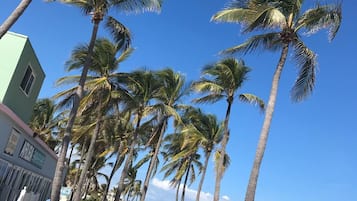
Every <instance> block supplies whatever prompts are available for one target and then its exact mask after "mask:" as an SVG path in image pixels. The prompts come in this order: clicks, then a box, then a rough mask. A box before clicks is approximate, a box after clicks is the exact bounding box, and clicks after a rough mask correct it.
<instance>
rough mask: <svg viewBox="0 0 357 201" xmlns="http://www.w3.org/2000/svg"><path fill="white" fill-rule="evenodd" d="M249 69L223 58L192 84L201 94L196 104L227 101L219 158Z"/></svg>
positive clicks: (250, 98)
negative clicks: (239, 92)
mask: <svg viewBox="0 0 357 201" xmlns="http://www.w3.org/2000/svg"><path fill="white" fill-rule="evenodd" d="M249 71H250V69H249V68H248V67H247V66H245V64H244V62H243V61H242V60H240V61H238V60H236V59H234V58H225V59H223V60H221V61H219V62H217V63H215V64H213V65H207V66H206V67H204V69H203V71H202V74H203V75H206V76H207V78H206V77H202V78H201V79H200V80H199V81H197V82H194V83H193V85H192V88H193V89H194V90H195V91H197V92H201V93H203V96H202V97H200V98H196V99H194V102H197V103H207V102H210V103H214V102H217V101H219V100H222V99H225V100H226V101H227V109H226V115H225V120H224V126H223V127H224V135H223V139H222V142H221V150H220V151H221V156H225V155H226V146H227V143H228V139H229V129H228V125H229V117H230V113H231V107H232V104H233V102H234V98H235V96H236V91H237V90H238V89H239V88H241V87H242V84H243V82H244V81H245V80H246V79H247V74H248V72H249ZM239 99H240V100H241V101H243V102H249V103H253V104H257V105H259V107H260V108H261V109H263V108H264V103H263V101H262V100H260V99H259V98H258V97H257V96H255V95H252V94H240V95H239ZM223 162H224V157H220V159H219V160H218V168H217V173H216V183H215V192H214V201H218V200H219V191H220V185H221V179H222V177H223V170H224V168H223Z"/></svg>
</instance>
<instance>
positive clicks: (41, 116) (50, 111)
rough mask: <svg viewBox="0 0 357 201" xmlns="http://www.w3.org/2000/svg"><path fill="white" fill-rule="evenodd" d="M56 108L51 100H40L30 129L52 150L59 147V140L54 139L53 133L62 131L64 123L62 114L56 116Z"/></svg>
mask: <svg viewBox="0 0 357 201" xmlns="http://www.w3.org/2000/svg"><path fill="white" fill-rule="evenodd" d="M55 111H56V106H55V104H54V102H53V101H52V100H50V99H47V98H46V99H40V100H38V101H37V102H36V103H35V106H34V109H33V113H32V116H31V120H30V123H29V126H30V128H31V129H32V130H33V131H34V132H35V133H37V134H38V136H39V137H40V138H41V139H42V140H43V141H44V142H45V143H46V144H47V145H48V146H49V147H50V148H51V149H52V150H55V147H56V146H57V145H58V143H59V140H58V139H57V138H55V137H54V135H53V133H54V132H55V131H57V130H58V129H60V125H59V124H60V122H61V121H62V115H61V113H60V114H59V115H57V116H54V115H55Z"/></svg>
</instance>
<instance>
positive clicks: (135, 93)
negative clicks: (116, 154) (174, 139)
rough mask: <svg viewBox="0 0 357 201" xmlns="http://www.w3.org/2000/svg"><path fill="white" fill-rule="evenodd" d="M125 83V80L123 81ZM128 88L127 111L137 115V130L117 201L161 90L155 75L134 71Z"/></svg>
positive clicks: (133, 137) (130, 148) (119, 185)
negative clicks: (144, 120) (140, 135)
mask: <svg viewBox="0 0 357 201" xmlns="http://www.w3.org/2000/svg"><path fill="white" fill-rule="evenodd" d="M122 81H124V80H122ZM124 82H126V83H127V87H128V89H129V91H130V97H129V98H128V99H126V100H124V101H125V107H126V108H125V110H124V111H127V110H130V111H131V112H132V113H133V114H134V115H135V121H134V122H135V124H136V125H135V129H134V132H133V135H132V136H131V139H130V141H131V144H130V146H129V152H128V155H127V158H126V161H125V163H124V167H123V170H122V173H121V176H120V179H119V184H118V189H117V193H116V196H115V201H119V200H120V196H121V194H122V192H123V190H124V179H125V178H126V176H127V173H128V170H129V168H130V164H132V161H133V156H134V149H135V146H137V145H138V141H139V131H140V126H141V123H142V122H141V121H142V120H143V118H145V117H148V116H150V115H152V113H153V108H152V107H151V105H150V103H151V101H152V98H153V96H154V94H156V93H157V90H158V89H159V83H158V82H157V80H156V79H155V76H154V73H153V72H151V71H142V70H138V71H134V72H132V73H130V75H129V76H128V80H127V81H124Z"/></svg>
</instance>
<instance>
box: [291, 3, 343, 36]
mask: <svg viewBox="0 0 357 201" xmlns="http://www.w3.org/2000/svg"><path fill="white" fill-rule="evenodd" d="M341 12H342V7H341V3H339V4H334V5H318V6H317V7H316V8H313V9H309V10H307V11H306V12H305V13H304V14H303V15H302V16H301V17H300V18H299V19H298V23H297V25H296V27H297V28H296V29H297V30H298V29H300V28H305V29H306V30H307V33H308V34H313V33H316V32H317V31H319V30H321V29H325V28H329V36H328V38H329V41H331V40H333V39H334V38H335V36H336V34H337V32H338V30H339V28H340V25H341V21H342V13H341Z"/></svg>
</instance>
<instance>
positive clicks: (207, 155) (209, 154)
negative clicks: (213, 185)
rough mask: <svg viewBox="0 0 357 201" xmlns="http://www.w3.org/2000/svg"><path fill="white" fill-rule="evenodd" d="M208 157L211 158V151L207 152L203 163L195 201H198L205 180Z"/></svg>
mask: <svg viewBox="0 0 357 201" xmlns="http://www.w3.org/2000/svg"><path fill="white" fill-rule="evenodd" d="M210 157H211V151H209V152H207V154H206V158H205V163H204V166H203V170H202V176H201V180H200V183H199V185H198V189H197V194H196V201H200V195H201V190H202V186H203V181H204V180H205V175H206V171H207V166H208V161H209V158H210Z"/></svg>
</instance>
